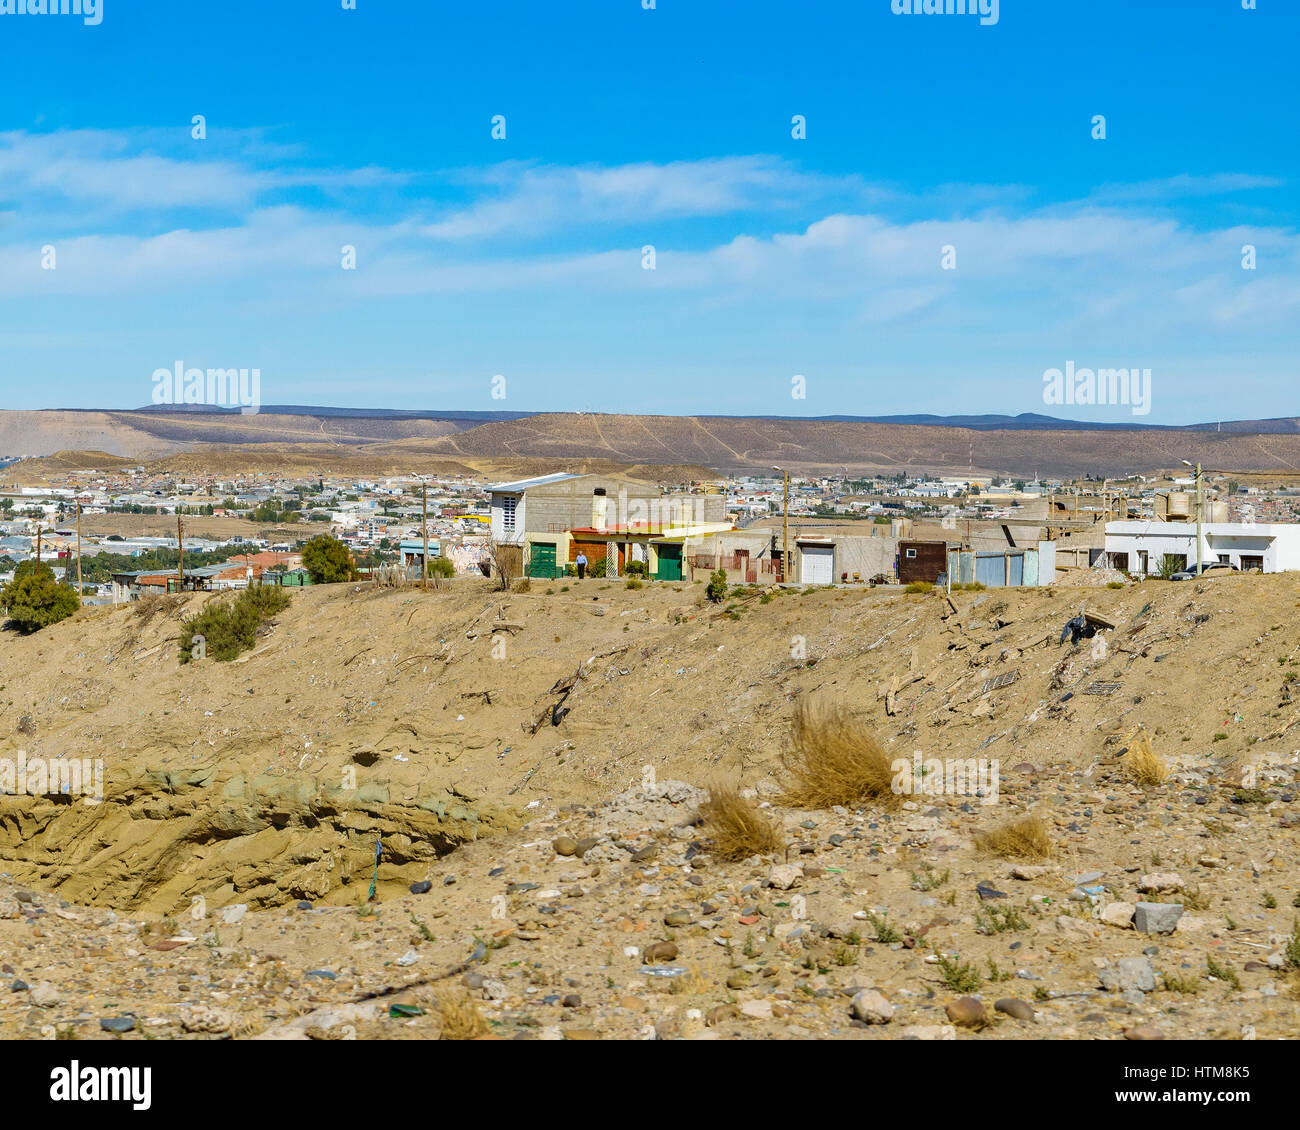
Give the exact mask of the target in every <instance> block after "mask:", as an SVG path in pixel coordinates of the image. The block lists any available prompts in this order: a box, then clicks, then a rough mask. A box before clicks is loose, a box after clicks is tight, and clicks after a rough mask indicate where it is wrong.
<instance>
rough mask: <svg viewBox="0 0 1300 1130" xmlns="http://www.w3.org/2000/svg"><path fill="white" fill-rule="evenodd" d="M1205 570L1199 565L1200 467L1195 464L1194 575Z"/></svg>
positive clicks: (1198, 574)
mask: <svg viewBox="0 0 1300 1130" xmlns="http://www.w3.org/2000/svg"><path fill="white" fill-rule="evenodd" d="M1203 572H1205V568H1204V566H1203V565H1202V563H1201V465H1200V464H1199V463H1197V464H1196V575H1197V576H1198V577H1199V576H1200V575H1201V574H1202V573H1203Z"/></svg>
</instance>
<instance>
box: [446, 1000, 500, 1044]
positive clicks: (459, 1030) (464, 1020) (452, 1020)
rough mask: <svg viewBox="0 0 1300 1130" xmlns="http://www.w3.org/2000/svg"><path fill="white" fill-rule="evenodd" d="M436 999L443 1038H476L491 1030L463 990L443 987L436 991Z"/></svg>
mask: <svg viewBox="0 0 1300 1130" xmlns="http://www.w3.org/2000/svg"><path fill="white" fill-rule="evenodd" d="M437 1000H438V1012H439V1014H440V1016H441V1017H442V1038H443V1039H444V1040H478V1039H481V1038H482V1037H484V1036H486V1035H488V1034H489V1033H490V1032H491V1029H490V1028H489V1027H488V1022H487V1021H486V1020H484V1019H483V1014H482V1013H481V1012H479V1010H478V1006H477V1005H476V1004H475V1003H474V1002H473V1001H472V1000H471V999H470V997H469V994H468V993H466V992H465V991H464V990H459V989H444V990H442V991H441V992H440V993H438V997H437Z"/></svg>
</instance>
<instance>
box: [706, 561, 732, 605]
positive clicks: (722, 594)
mask: <svg viewBox="0 0 1300 1130" xmlns="http://www.w3.org/2000/svg"><path fill="white" fill-rule="evenodd" d="M704 595H705V596H707V597H708V598H709V599H710V600H711V601H712V602H713V603H714V604H721V603H722V602H723V601H724V600H725V599H726V598H727V572H726V570H725V569H719V570H718V571H717V572H716V573H711V574H710V575H709V587H708V588H706V589H705V590H704Z"/></svg>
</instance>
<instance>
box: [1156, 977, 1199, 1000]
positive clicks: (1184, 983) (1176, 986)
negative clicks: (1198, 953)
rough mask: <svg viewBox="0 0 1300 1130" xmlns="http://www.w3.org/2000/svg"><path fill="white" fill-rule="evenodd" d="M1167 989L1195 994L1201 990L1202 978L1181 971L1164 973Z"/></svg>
mask: <svg viewBox="0 0 1300 1130" xmlns="http://www.w3.org/2000/svg"><path fill="white" fill-rule="evenodd" d="M1164 982H1165V989H1166V990H1167V991H1168V992H1171V993H1184V994H1186V995H1187V996H1194V995H1195V994H1196V993H1199V992H1200V991H1201V979H1200V978H1199V977H1193V976H1190V975H1184V974H1181V973H1166V974H1165V975H1164Z"/></svg>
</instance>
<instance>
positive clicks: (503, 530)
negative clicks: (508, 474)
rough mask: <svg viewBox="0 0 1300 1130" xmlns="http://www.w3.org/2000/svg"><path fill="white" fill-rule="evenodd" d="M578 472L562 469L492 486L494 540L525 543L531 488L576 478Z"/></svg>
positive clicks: (515, 543)
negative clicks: (553, 472)
mask: <svg viewBox="0 0 1300 1130" xmlns="http://www.w3.org/2000/svg"><path fill="white" fill-rule="evenodd" d="M580 477H581V476H579V475H571V474H567V473H565V472H559V473H557V474H554V475H539V476H538V477H537V478H533V479H518V480H516V481H515V482H513V483H495V484H493V485H491V486H489V487H488V488H487V489H488V493H489V494H490V495H491V498H492V521H491V528H492V540H493V541H495V542H501V543H504V544H507V545H523V543H524V529H525V527H524V508H525V506H526V505H527V501H526V500H527V494H528V491H529V490H530V489H531V488H533V487H540V486H547V485H549V484H550V483H560V482H563V481H564V480H565V479H577V478H580Z"/></svg>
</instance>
